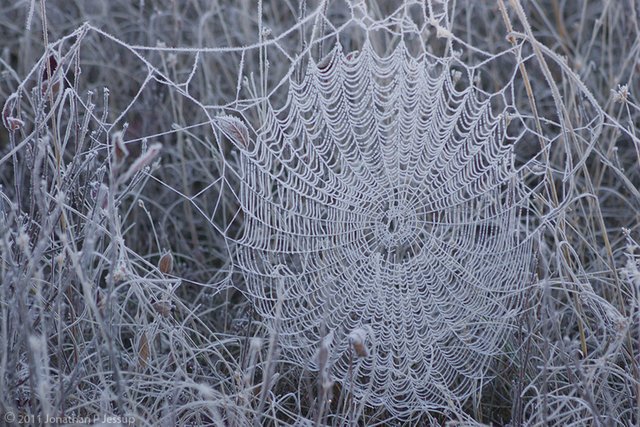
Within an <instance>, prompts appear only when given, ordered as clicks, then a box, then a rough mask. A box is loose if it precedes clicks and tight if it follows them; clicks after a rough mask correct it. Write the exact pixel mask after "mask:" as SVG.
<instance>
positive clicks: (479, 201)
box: [219, 42, 531, 416]
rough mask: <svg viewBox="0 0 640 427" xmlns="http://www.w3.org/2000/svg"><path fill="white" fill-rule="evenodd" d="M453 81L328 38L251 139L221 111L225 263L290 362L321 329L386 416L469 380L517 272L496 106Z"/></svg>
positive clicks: (504, 143)
mask: <svg viewBox="0 0 640 427" xmlns="http://www.w3.org/2000/svg"><path fill="white" fill-rule="evenodd" d="M452 74H453V77H452ZM457 77H459V76H456V72H455V71H454V70H453V68H452V58H449V59H439V60H437V59H435V58H433V57H430V56H427V55H426V54H424V55H421V56H418V57H414V56H413V55H412V54H410V53H409V51H408V49H407V47H406V46H405V44H404V43H400V44H399V45H398V46H397V47H396V48H395V49H394V50H393V51H392V52H391V53H388V54H384V55H380V54H378V53H376V51H375V49H374V48H373V47H372V46H371V44H370V43H368V42H365V44H364V46H363V48H362V49H361V50H359V51H352V52H344V51H343V48H342V47H341V46H340V44H337V46H336V47H335V48H334V49H333V51H332V52H331V53H330V54H329V55H328V56H326V57H325V58H323V59H322V60H321V61H319V62H318V63H316V62H314V61H313V60H311V61H310V63H309V64H308V66H307V67H306V70H305V74H304V78H302V79H301V80H300V81H296V80H295V79H294V78H293V77H292V78H290V79H289V81H288V84H289V93H288V100H287V102H286V104H285V105H284V106H283V107H282V108H274V107H271V106H270V105H269V106H267V111H266V114H265V117H266V118H265V120H264V123H262V126H261V128H260V129H259V130H258V131H257V137H256V138H255V139H254V140H252V139H250V138H249V133H248V132H247V130H246V128H244V127H243V124H242V122H241V121H240V120H238V119H236V118H233V117H229V116H225V117H220V118H219V124H220V127H221V128H222V129H223V130H225V133H226V134H227V135H228V136H230V137H231V139H232V140H234V141H235V143H236V145H237V146H238V148H239V149H240V150H241V152H242V161H241V163H242V167H241V182H242V186H241V194H240V203H241V206H242V210H243V213H244V222H245V225H244V227H245V228H244V229H245V233H244V235H243V237H242V238H241V240H240V241H238V242H237V264H238V267H239V268H240V269H241V270H242V272H243V274H244V277H245V280H246V283H247V286H248V289H249V293H250V295H251V297H252V299H253V301H254V303H255V306H256V309H257V311H258V312H259V314H260V315H261V316H262V317H263V318H264V319H266V320H268V321H269V322H270V323H271V324H272V325H273V326H274V327H275V328H276V330H277V333H278V338H279V342H280V345H281V346H282V347H283V349H284V350H285V354H287V355H288V356H289V357H291V358H292V360H294V361H297V362H298V363H300V364H301V365H303V366H308V365H309V364H311V367H314V368H318V367H317V366H314V364H315V358H314V354H316V352H317V350H318V346H319V343H320V342H325V343H326V342H327V340H326V339H324V340H323V338H324V336H325V334H327V333H329V334H330V336H331V337H332V347H331V359H330V365H331V366H330V371H331V374H332V376H333V377H334V378H335V379H336V380H337V381H339V382H341V383H343V384H344V385H345V386H348V387H351V388H352V389H353V391H354V394H355V395H356V396H358V397H359V398H361V399H364V401H365V402H366V403H367V404H370V405H383V406H384V407H386V408H387V409H389V410H390V411H391V413H393V414H394V415H397V416H403V415H407V414H409V413H411V412H412V411H416V410H424V411H442V410H443V409H444V408H447V407H452V405H459V404H461V402H463V401H465V400H466V399H467V398H469V397H470V396H471V395H472V394H474V393H476V392H477V391H478V389H479V387H481V385H482V383H483V382H484V381H486V380H487V370H488V367H489V365H490V364H491V363H492V361H493V360H494V359H495V357H496V356H499V355H500V354H502V352H503V350H502V348H503V344H504V339H505V334H507V333H508V332H509V331H510V328H511V327H512V324H513V319H514V317H515V315H516V314H517V303H518V295H519V293H520V291H521V289H522V288H523V286H524V285H525V284H526V283H527V281H528V280H529V265H530V263H531V245H530V240H529V239H526V235H523V233H522V223H523V218H522V217H523V209H525V208H526V204H527V201H528V196H527V191H526V190H525V187H524V185H523V184H522V182H521V179H520V177H519V175H518V173H517V172H516V168H515V167H514V152H513V143H514V138H513V137H510V136H509V135H508V134H507V126H508V121H509V113H508V110H507V108H506V107H500V106H502V105H504V102H496V99H495V98H496V97H498V96H499V95H488V94H486V93H483V92H481V91H480V90H478V89H476V88H475V87H474V86H473V85H468V86H467V87H464V88H456V82H455V80H457ZM354 331H356V332H358V331H362V332H363V333H362V334H361V335H360V336H364V342H363V343H362V344H364V345H365V346H366V347H367V350H368V351H367V355H366V356H365V357H358V355H356V354H355V351H354V349H353V348H352V347H350V342H351V344H353V337H354V335H353V332H354ZM350 333H351V335H350ZM361 356H364V355H362V354H361Z"/></svg>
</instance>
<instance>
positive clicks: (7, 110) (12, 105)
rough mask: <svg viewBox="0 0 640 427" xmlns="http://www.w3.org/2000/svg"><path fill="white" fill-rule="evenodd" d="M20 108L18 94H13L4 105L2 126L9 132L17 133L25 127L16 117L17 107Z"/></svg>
mask: <svg viewBox="0 0 640 427" xmlns="http://www.w3.org/2000/svg"><path fill="white" fill-rule="evenodd" d="M17 106H18V94H17V93H12V94H11V95H10V96H9V97H8V98H7V100H6V101H5V103H4V107H3V108H2V124H3V125H4V127H5V128H7V130H8V131H9V132H15V131H16V130H18V129H20V127H22V126H24V122H23V121H22V120H20V119H18V118H17V117H15V111H16V107H17Z"/></svg>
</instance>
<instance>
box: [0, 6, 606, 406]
mask: <svg viewBox="0 0 640 427" xmlns="http://www.w3.org/2000/svg"><path fill="white" fill-rule="evenodd" d="M301 4H303V3H301ZM326 4H327V3H325V2H322V3H321V4H320V5H319V6H318V7H317V8H316V9H314V10H308V11H305V13H301V14H300V19H299V21H298V22H297V23H296V25H294V26H293V27H292V28H290V29H288V30H287V31H284V32H283V33H281V34H277V35H273V37H271V38H270V36H269V31H268V29H266V28H264V27H263V26H262V21H260V34H259V38H258V41H257V42H256V43H254V44H252V45H248V46H244V47H238V48H167V47H162V46H160V47H153V48H152V47H147V46H132V45H127V44H125V43H123V42H121V41H119V40H118V39H117V38H115V37H113V36H111V35H109V34H106V33H104V32H103V31H101V30H99V29H98V28H94V27H91V26H90V25H87V26H85V27H83V28H82V29H80V30H79V31H78V32H77V33H76V34H73V35H71V36H69V37H68V38H66V39H65V40H63V41H61V42H59V44H58V45H57V46H58V49H59V50H60V51H61V52H62V51H63V48H62V47H61V46H63V45H64V43H67V42H69V43H70V41H71V40H74V38H75V40H76V41H74V42H73V43H74V44H73V49H71V48H69V51H68V52H67V53H66V55H65V54H63V53H61V55H60V56H61V58H60V61H59V62H60V64H61V66H60V67H59V68H60V69H63V68H66V69H70V68H72V66H73V63H74V61H75V60H76V57H75V55H78V53H77V50H79V47H78V46H79V45H80V43H81V41H82V39H83V38H85V37H88V36H87V34H93V35H97V36H98V37H101V38H103V39H104V40H108V41H110V42H113V43H116V44H118V45H119V46H120V47H122V48H123V49H124V50H126V51H127V52H128V53H130V54H132V55H133V56H135V57H136V59H137V60H139V61H140V62H141V63H142V64H143V65H144V66H145V67H146V68H145V71H144V72H143V74H144V76H143V78H142V80H143V83H142V84H141V85H140V88H139V89H138V92H136V94H135V96H134V97H133V99H132V101H131V102H130V103H129V104H128V105H125V106H124V108H122V110H121V111H119V113H118V116H117V117H115V118H113V119H112V120H111V121H107V119H106V115H105V117H102V118H98V117H97V115H93V113H92V111H91V110H90V109H88V110H90V111H89V113H90V114H89V115H88V116H91V117H88V118H87V122H89V121H91V123H92V126H94V127H95V128H97V129H98V131H96V132H95V133H94V134H92V137H93V138H96V139H101V138H104V139H105V140H107V137H106V135H108V134H110V133H111V134H113V133H114V132H116V131H117V130H118V129H119V127H121V126H122V125H123V123H124V122H125V121H126V120H127V119H128V114H129V112H131V111H134V110H135V108H136V106H137V104H138V103H141V101H140V100H141V99H142V98H143V95H144V91H145V90H146V89H147V88H148V87H149V86H151V85H152V84H156V83H157V84H159V85H163V86H166V87H167V88H169V89H170V90H171V91H172V92H173V93H174V94H177V95H178V96H181V97H182V98H184V99H185V100H186V101H189V102H191V103H192V104H193V105H195V106H196V109H198V110H199V111H200V112H201V116H200V117H198V118H197V119H196V118H189V120H193V121H195V122H189V121H187V122H185V123H180V124H177V123H176V124H174V125H172V126H171V129H168V127H169V126H167V128H166V129H160V130H152V131H149V130H147V131H146V133H145V132H141V133H142V134H143V136H142V137H141V138H130V139H129V140H128V141H127V142H128V143H134V142H138V141H137V140H138V139H146V138H147V137H150V136H154V137H169V136H171V137H172V136H174V135H177V134H180V133H184V134H189V133H192V132H195V130H196V128H198V127H201V128H203V129H205V130H206V131H208V132H211V130H212V129H213V133H214V135H215V137H216V140H215V148H214V149H213V150H212V151H214V153H212V156H213V157H214V158H215V162H212V163H214V164H215V170H213V171H212V172H211V175H212V176H211V177H204V178H203V180H205V179H206V178H208V179H209V182H208V183H207V185H206V186H205V188H204V189H202V190H201V191H200V192H199V193H197V194H185V193H182V192H181V191H180V190H179V189H177V188H176V189H174V190H175V193H176V194H177V195H178V196H179V197H181V198H184V199H185V200H189V202H190V203H191V204H192V206H193V208H194V210H195V212H196V213H197V214H199V215H201V216H202V218H204V219H205V222H206V223H207V225H208V226H210V228H212V229H215V230H217V231H218V233H219V234H220V235H221V236H223V240H224V245H225V246H224V247H223V248H221V249H220V250H221V251H222V250H227V251H228V252H229V254H230V255H231V256H230V259H231V261H230V262H229V265H228V266H225V267H224V268H222V269H220V271H221V273H220V274H221V275H223V276H224V278H223V279H221V282H224V284H225V285H228V283H229V282H230V280H231V279H230V277H231V275H232V274H233V273H235V272H238V271H239V272H241V273H242V276H243V278H244V283H243V284H242V285H241V287H242V289H243V290H245V287H246V292H247V294H248V295H249V296H250V299H251V301H252V303H253V305H254V307H255V309H256V311H257V312H258V314H259V315H260V317H261V319H262V320H263V321H264V322H265V324H267V325H268V326H269V327H270V328H271V329H272V330H273V331H274V332H275V333H276V334H277V337H278V343H279V345H280V347H281V348H282V349H283V350H284V356H285V357H286V358H287V359H288V360H290V361H292V362H294V363H296V364H298V365H300V366H303V367H309V368H311V369H320V368H322V367H321V366H318V363H317V360H316V359H317V357H316V353H317V352H318V347H319V346H320V345H321V343H322V342H328V341H327V340H326V339H325V338H326V335H327V334H330V335H331V336H332V340H331V342H332V344H331V349H330V350H331V351H330V361H329V366H330V369H329V370H330V373H331V376H332V378H333V379H334V380H336V381H338V382H340V383H341V384H342V385H343V387H344V388H345V389H346V388H348V389H350V390H353V392H354V394H355V395H356V396H357V397H358V398H359V399H360V400H361V401H363V402H364V403H365V404H368V405H371V406H383V407H385V408H386V409H388V410H389V411H390V412H391V413H392V414H394V415H396V416H400V417H405V416H409V415H411V414H412V413H414V412H420V411H436V412H439V411H445V410H446V409H447V408H450V409H451V408H453V409H455V410H458V408H459V407H460V406H461V405H463V404H464V402H465V401H466V400H468V399H469V398H470V397H472V396H474V395H475V394H476V393H478V392H479V391H480V389H481V387H482V386H483V385H484V384H485V383H486V382H487V381H488V380H489V379H490V378H491V369H490V367H491V365H492V364H493V363H494V362H495V361H496V359H497V358H500V357H502V356H503V355H504V354H505V350H504V348H505V342H506V339H507V336H508V335H509V334H510V332H512V330H513V327H514V323H515V320H516V318H517V317H518V316H519V315H520V312H521V310H520V299H521V298H520V297H521V294H522V292H523V290H524V288H525V287H526V286H527V284H528V283H529V282H530V280H531V279H530V276H531V272H530V266H531V264H532V252H533V250H532V245H533V243H532V242H533V241H534V239H535V237H536V232H537V229H536V228H534V227H533V226H532V225H531V224H530V221H532V220H531V219H530V217H529V216H530V214H531V212H532V211H533V210H534V209H535V208H534V207H533V206H532V198H533V195H535V194H536V192H537V190H539V187H538V186H537V184H536V183H534V184H531V175H536V172H535V171H534V169H535V168H536V165H539V164H540V162H541V161H542V160H543V155H544V153H545V152H544V149H545V148H546V147H547V146H548V145H550V144H551V143H552V142H555V141H556V140H558V139H560V135H561V134H562V132H564V128H562V126H560V125H561V124H562V123H561V120H557V122H558V123H555V122H553V123H551V121H552V120H551V119H549V123H550V124H549V127H548V129H547V128H545V129H543V131H545V132H540V131H539V130H538V129H535V130H534V129H533V126H531V124H530V120H531V116H532V115H533V113H532V112H529V111H525V110H524V109H523V108H522V104H523V103H522V102H521V101H518V100H517V99H516V98H518V97H519V96H520V97H521V98H524V97H523V96H521V92H518V91H519V88H518V85H519V84H520V82H519V81H518V80H517V79H516V78H515V76H516V73H517V67H518V66H519V65H521V64H522V63H524V62H525V61H526V60H527V59H528V57H526V55H525V57H518V58H517V60H516V62H515V63H514V64H511V65H510V67H511V68H512V69H513V72H512V73H511V75H512V78H511V80H508V81H504V82H500V84H499V85H497V88H495V90H494V91H492V92H489V91H486V90H484V89H483V87H484V86H483V84H482V81H481V79H479V75H480V74H479V72H478V69H479V66H478V65H477V64H470V63H468V62H465V61H464V60H463V59H461V58H460V54H459V52H456V51H455V50H454V49H453V48H452V45H453V41H455V42H456V43H457V45H458V46H462V47H464V48H466V49H468V50H469V51H474V52H475V53H477V54H478V55H479V56H480V57H481V58H482V60H481V61H480V63H481V64H485V63H488V62H491V61H498V60H502V59H504V58H503V57H502V56H501V55H502V54H504V52H501V53H500V54H490V53H488V52H481V51H477V50H474V48H473V46H470V45H469V44H466V43H464V42H462V41H461V40H459V39H457V38H456V36H455V34H453V33H452V32H451V25H450V23H449V16H448V13H447V10H448V9H447V8H448V4H447V2H437V1H433V2H432V1H427V2H412V1H407V2H403V3H401V5H400V6H398V7H397V8H396V9H393V10H392V11H391V12H390V13H389V14H388V16H386V17H385V18H384V19H381V20H376V19H375V18H373V17H372V14H370V13H369V11H368V10H367V3H365V2H357V1H352V2H349V3H348V4H347V3H342V5H343V6H344V7H343V9H342V11H343V12H344V13H345V15H346V16H347V18H346V19H345V20H344V22H342V23H341V24H340V25H338V24H336V23H335V22H333V21H332V20H331V19H329V18H328V16H332V15H331V13H330V12H331V10H327V8H326V7H325V6H326ZM347 6H348V7H347ZM334 12H335V11H334ZM297 31H299V32H300V33H301V34H302V38H303V41H304V42H303V43H300V44H298V43H292V42H290V40H289V37H291V34H293V33H295V32H297ZM309 34H310V36H309ZM294 38H295V37H294ZM433 39H436V41H435V42H433V43H431V42H432V41H433ZM307 40H308V42H307ZM427 40H428V41H429V43H427V42H426V41H427ZM300 45H301V46H302V47H301V48H300ZM432 45H441V46H442V47H444V48H443V50H442V52H443V53H441V54H436V53H434V52H432V51H430V47H431V46H432ZM267 52H268V53H269V55H267ZM316 52H320V54H319V55H317V54H316ZM508 53H509V54H511V53H513V52H508ZM163 54H174V55H181V59H182V60H183V61H184V62H185V63H188V64H192V65H189V66H188V67H186V68H187V70H186V72H184V73H183V75H182V78H181V79H178V78H175V77H174V78H173V79H172V78H170V77H169V76H168V74H167V73H166V72H163V71H162V68H161V67H160V66H159V65H158V63H157V60H156V59H153V55H163ZM214 56H217V57H220V58H222V59H220V61H225V60H230V58H231V60H233V61H236V62H237V64H238V67H237V76H233V78H237V81H233V83H234V84H232V85H231V84H229V85H227V86H229V87H232V88H233V89H235V90H234V91H233V93H224V94H221V95H220V96H218V97H214V98H215V99H214V101H211V100H210V99H209V98H208V97H209V96H211V95H210V94H202V93H196V92H195V90H193V89H192V87H196V84H195V80H196V79H198V76H199V73H200V71H201V70H202V69H203V67H204V66H205V65H206V64H207V62H206V61H207V58H208V57H214ZM505 56H506V55H505ZM267 57H268V58H269V59H267ZM276 58H278V59H281V60H282V62H283V63H285V66H280V67H279V68H278V70H279V71H282V70H284V71H282V72H281V73H280V75H278V74H277V73H276V72H275V71H274V68H275V67H273V66H272V65H269V64H270V62H275V60H276ZM45 61H46V57H45V58H44V59H43V62H42V63H41V64H38V65H37V66H36V67H34V70H33V71H32V76H31V78H32V79H33V78H34V76H36V77H35V78H36V79H37V78H38V77H37V75H38V74H40V75H42V72H43V69H44V68H43V67H45V66H44V65H43V64H44V63H45ZM174 61H178V60H177V59H175V58H174ZM252 67H253V69H256V68H259V69H260V70H261V71H262V72H263V75H261V76H260V78H261V80H260V81H256V80H255V79H254V78H253V77H252V79H248V78H247V75H251V71H252ZM269 67H271V68H269ZM59 73H60V74H62V73H61V72H59ZM78 74H79V73H78ZM40 80H42V77H40ZM39 84H40V85H42V82H41V81H40V82H39ZM25 87H26V85H25ZM283 94H284V95H283ZM60 96H62V95H60ZM64 96H65V97H69V98H73V99H74V100H80V101H82V98H81V95H80V94H79V93H77V92H65V93H64ZM42 98H44V97H42ZM282 99H286V101H285V102H282ZM547 101H548V100H547ZM42 102H45V101H42ZM540 102H542V101H540ZM56 103H57V104H56V105H59V104H60V100H58V101H56ZM91 108H93V106H92V107H91ZM34 109H35V108H34ZM52 110H53V108H52ZM46 119H48V118H45V120H42V121H43V122H44V121H46ZM198 120H199V121H198ZM593 127H594V123H584V124H583V129H584V130H586V132H585V134H589V135H590V136H589V138H590V139H589V140H588V142H590V141H591V140H593V138H595V137H594V135H597V132H593V133H592V132H591V129H592V128H593ZM558 129H560V130H558ZM581 130H582V129H575V134H574V135H579V131H581ZM221 134H222V135H221ZM222 136H224V137H226V138H227V139H229V140H231V141H232V142H233V144H234V147H233V150H232V153H231V154H227V151H229V150H228V147H226V146H225V145H224V142H225V138H223V137H222ZM531 140H536V142H537V141H538V140H540V141H541V145H542V146H543V147H542V148H541V149H539V151H536V152H535V154H534V155H532V156H529V157H528V158H527V159H526V161H525V162H520V163H521V164H520V165H518V166H516V164H517V158H516V157H517V155H516V154H517V153H516V146H517V145H518V144H521V143H522V142H523V141H525V142H527V143H529V142H530V141H531ZM25 141H27V140H26V139H25ZM24 145H26V142H25V143H23V146H22V147H17V148H16V149H15V150H13V152H14V153H15V152H17V151H18V150H20V149H21V148H23V147H24ZM104 145H105V147H108V142H105V143H104ZM207 148H208V149H210V147H207ZM237 153H239V158H236V157H234V156H235V155H236V154H237ZM10 154H13V153H10ZM7 158H9V155H7V156H5V158H4V160H6V159H7ZM0 163H2V161H0ZM543 168H544V166H543ZM569 169H570V168H569V167H568V171H569ZM532 171H534V172H533V173H532ZM568 171H567V172H566V173H569V172H568ZM236 184H237V185H236ZM225 198H227V199H234V200H233V201H234V202H237V203H238V206H239V211H240V212H238V213H237V214H236V215H235V216H234V218H233V219H232V220H229V219H228V218H224V219H223V220H221V219H220V218H221V214H220V212H221V211H224V209H227V208H225ZM536 214H539V212H536ZM233 221H238V222H241V227H240V229H241V233H240V236H239V237H238V235H236V234H234V233H233V232H232V227H231V225H230V223H232V222H233ZM538 221H540V222H542V219H540V218H538ZM221 246H222V245H221ZM354 331H365V333H364V334H363V335H364V344H365V345H366V347H367V352H366V353H367V354H366V355H363V356H360V355H358V354H356V352H355V350H354V348H353V336H354V335H353V332H354Z"/></svg>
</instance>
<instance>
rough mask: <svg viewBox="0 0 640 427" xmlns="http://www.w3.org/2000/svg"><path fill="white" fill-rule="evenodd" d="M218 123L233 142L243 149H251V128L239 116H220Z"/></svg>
mask: <svg viewBox="0 0 640 427" xmlns="http://www.w3.org/2000/svg"><path fill="white" fill-rule="evenodd" d="M217 124H218V127H219V128H220V130H221V131H222V132H223V133H224V134H225V135H226V136H227V137H228V138H229V139H231V140H232V141H233V142H235V143H236V144H238V145H240V147H241V148H243V149H245V150H246V149H249V147H250V145H251V140H250V139H249V129H247V127H246V126H245V124H244V123H242V121H241V120H240V119H238V118H237V117H233V116H218V118H217Z"/></svg>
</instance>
